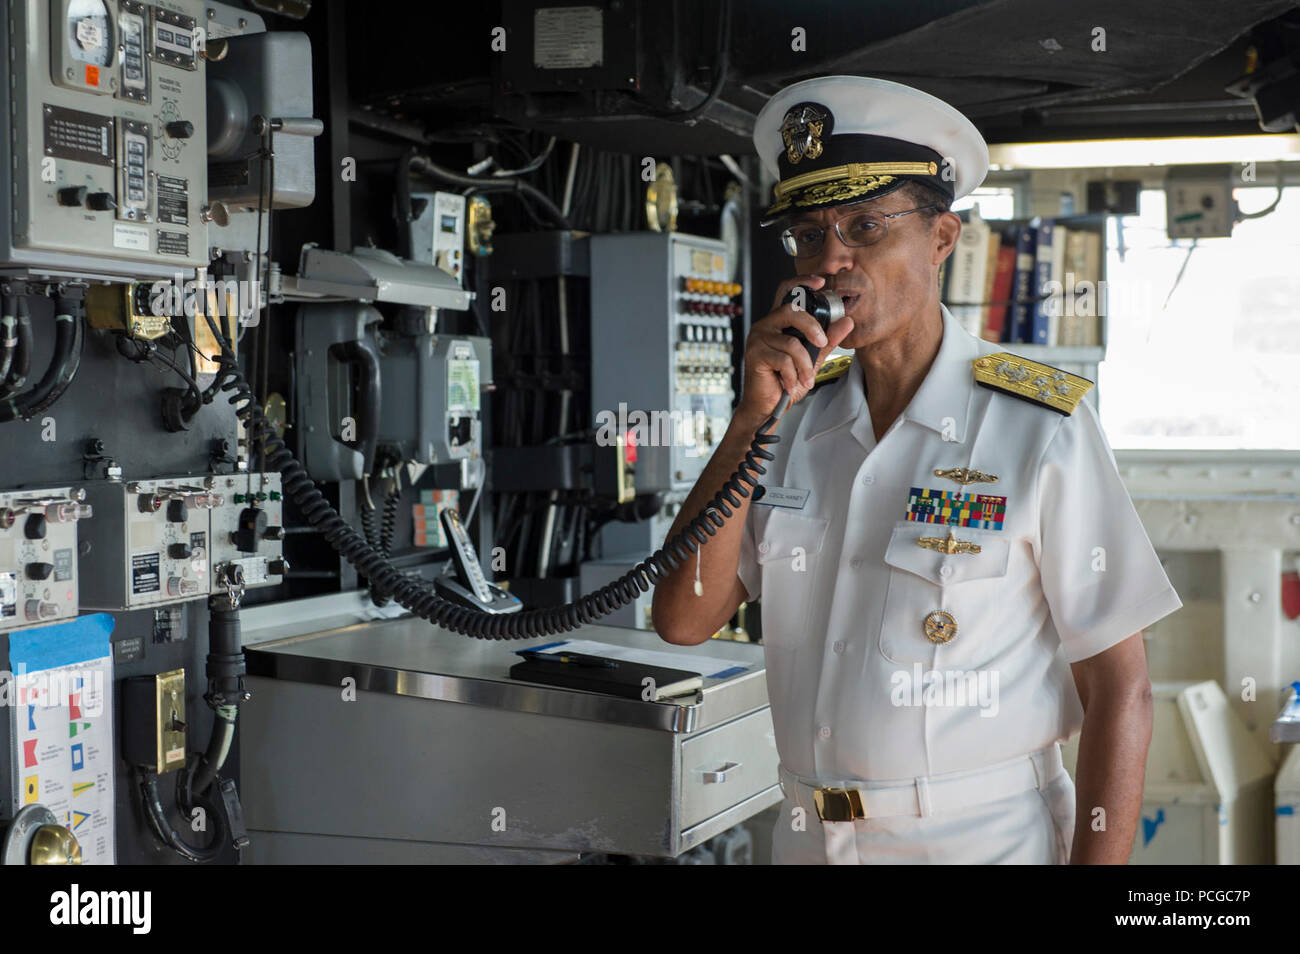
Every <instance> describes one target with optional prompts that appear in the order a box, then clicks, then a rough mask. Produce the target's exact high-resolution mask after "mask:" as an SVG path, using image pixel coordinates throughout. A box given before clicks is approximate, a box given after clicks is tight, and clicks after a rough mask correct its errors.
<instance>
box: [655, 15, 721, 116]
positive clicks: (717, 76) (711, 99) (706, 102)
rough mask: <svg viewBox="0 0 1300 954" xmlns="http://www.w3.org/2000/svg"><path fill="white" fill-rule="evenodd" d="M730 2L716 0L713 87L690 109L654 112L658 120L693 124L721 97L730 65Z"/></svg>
mask: <svg viewBox="0 0 1300 954" xmlns="http://www.w3.org/2000/svg"><path fill="white" fill-rule="evenodd" d="M730 60H731V0H718V53H717V60H716V61H715V63H714V67H713V86H712V87H710V89H709V93H708V95H707V96H705V97H704V99H703V100H701V101H700V102H699V103H697V104H696V105H694V106H692V107H691V108H690V109H683V110H681V111H673V110H666V111H656V112H655V113H654V114H653V115H655V116H658V117H659V118H660V119H673V120H677V121H678V122H693V121H694V120H695V119H696V118H697V117H698V116H699V115H700V114H701V113H703V112H704V111H705V110H706V109H708V108H709V107H710V106H712V105H713V104H714V103H715V102H717V100H718V97H719V96H720V95H722V87H723V86H725V85H726V83H727V73H728V72H729V71H730V68H731V64H730Z"/></svg>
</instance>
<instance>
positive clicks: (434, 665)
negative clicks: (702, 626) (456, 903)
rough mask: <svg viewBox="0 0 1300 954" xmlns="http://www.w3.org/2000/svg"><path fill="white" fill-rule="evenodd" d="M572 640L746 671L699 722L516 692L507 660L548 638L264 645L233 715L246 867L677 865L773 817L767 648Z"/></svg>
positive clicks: (564, 694) (706, 703)
mask: <svg viewBox="0 0 1300 954" xmlns="http://www.w3.org/2000/svg"><path fill="white" fill-rule="evenodd" d="M329 610H330V611H333V612H344V613H346V612H348V608H347V607H346V606H345V605H343V604H340V603H337V601H336V602H335V604H332V605H331V607H330V608H329ZM257 622H258V623H260V624H261V625H260V626H259V627H257V628H258V629H260V630H261V631H262V632H266V631H267V630H268V629H273V628H276V627H277V626H278V627H280V628H292V626H291V625H290V624H289V622H288V621H287V620H285V619H283V618H282V617H281V616H280V615H277V614H270V613H267V614H263V617H262V618H261V619H259V620H257ZM272 624H274V625H272ZM299 625H301V624H299ZM569 636H571V637H572V638H581V639H590V640H595V641H599V642H605V643H611V644H615V645H619V646H636V647H644V648H646V649H651V650H655V651H662V652H668V653H672V654H674V655H678V656H680V657H681V662H680V664H679V665H680V666H681V667H682V668H688V669H689V668H693V667H692V665H691V657H692V655H697V656H698V655H707V656H710V657H716V658H722V659H727V660H734V661H735V662H736V663H737V665H744V666H750V667H752V668H750V669H749V670H748V671H745V672H743V673H741V674H740V675H737V676H733V677H731V678H727V679H717V680H713V679H709V680H705V686H704V689H703V690H702V691H701V692H700V693H698V694H697V696H696V697H695V698H694V699H693V700H692V701H691V702H690V703H688V704H681V703H680V702H675V703H670V704H668V703H648V702H640V701H637V700H632V699H618V698H613V697H608V696H604V695H600V694H596V693H585V692H578V691H573V690H567V689H557V688H554V687H549V686H535V685H531V684H527V683H518V682H513V681H511V680H509V678H508V676H507V671H508V669H509V668H510V666H511V665H512V664H513V663H514V662H515V661H516V660H517V659H518V657H517V656H515V654H514V653H515V651H516V650H518V649H522V648H526V647H536V646H539V645H542V644H544V643H547V642H555V641H557V639H556V638H554V637H553V638H550V639H535V640H523V641H518V642H492V641H480V640H471V639H467V638H466V637H463V636H460V635H457V634H454V633H450V632H447V631H445V630H442V629H439V628H437V627H434V626H431V625H430V624H428V623H425V622H423V621H421V620H416V619H411V618H402V619H396V620H387V621H381V622H372V623H364V624H355V625H349V626H343V627H340V628H338V629H335V630H332V631H329V632H323V633H316V634H307V635H300V636H289V637H287V638H282V639H278V640H272V641H269V642H263V643H260V644H258V645H257V646H254V647H250V648H249V649H248V650H247V652H248V656H249V673H250V675H249V677H248V687H249V689H251V690H252V694H253V696H252V699H251V700H250V701H249V702H248V703H247V704H246V705H245V706H244V711H243V713H242V715H241V731H242V733H243V735H242V739H243V741H242V743H241V745H242V746H243V748H242V764H243V766H244V767H245V769H244V778H243V783H242V786H241V787H242V789H243V795H244V805H245V811H246V818H247V823H248V828H249V830H250V832H257V833H258V836H259V839H261V840H262V847H260V848H259V849H258V851H257V852H256V853H255V854H254V855H253V856H252V858H253V860H256V861H264V862H269V863H292V862H308V863H311V862H315V861H331V862H352V863H373V862H376V861H382V860H407V861H412V862H418V861H421V860H424V861H432V860H466V861H471V862H472V861H488V862H510V861H520V862H523V861H538V860H555V861H566V860H571V859H572V856H573V855H574V854H576V853H578V852H609V853H614V854H630V855H652V856H661V857H662V856H674V855H677V854H680V853H681V852H683V851H685V850H687V849H688V848H691V847H694V846H695V845H697V844H700V843H701V842H703V841H705V840H707V839H709V838H711V837H713V836H714V835H716V834H719V833H721V832H723V831H725V830H727V829H728V828H730V827H732V826H733V825H736V824H738V823H739V822H741V821H743V820H744V819H746V818H748V817H749V816H750V815H752V814H755V813H757V812H759V811H762V810H763V809H764V808H766V807H768V806H769V805H772V804H774V803H775V802H777V801H780V799H781V792H780V788H779V786H778V785H777V784H776V783H777V778H776V750H775V741H774V735H773V731H772V723H771V716H770V710H769V709H768V706H767V696H766V682H765V673H764V670H763V666H762V648H761V647H759V646H755V645H753V644H748V643H729V642H723V641H719V640H711V641H709V642H708V643H705V644H704V645H702V646H699V647H675V646H670V645H668V644H666V643H663V642H661V641H660V640H659V639H658V637H657V636H655V635H654V634H653V633H647V632H644V631H640V630H631V629H620V628H616V627H602V626H588V627H584V628H582V629H581V630H579V631H577V632H576V633H572V634H569ZM700 668H707V667H700ZM349 680H355V682H351V681H349ZM498 820H499V821H500V824H499V825H498V824H497V821H498Z"/></svg>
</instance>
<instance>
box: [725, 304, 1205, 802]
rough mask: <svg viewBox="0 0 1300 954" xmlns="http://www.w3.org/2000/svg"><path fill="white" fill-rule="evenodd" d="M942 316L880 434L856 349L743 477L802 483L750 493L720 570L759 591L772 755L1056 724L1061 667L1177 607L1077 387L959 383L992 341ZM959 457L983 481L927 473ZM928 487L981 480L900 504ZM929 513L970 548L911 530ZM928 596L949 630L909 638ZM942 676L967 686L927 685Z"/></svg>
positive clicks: (1066, 725)
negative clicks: (930, 359)
mask: <svg viewBox="0 0 1300 954" xmlns="http://www.w3.org/2000/svg"><path fill="white" fill-rule="evenodd" d="M942 314H943V325H944V330H943V340H942V344H941V346H940V348H939V352H938V355H937V357H936V358H935V361H934V363H933V365H932V366H931V368H930V370H929V372H928V374H927V375H926V377H925V380H924V381H923V382H922V384H921V387H920V388H919V390H918V391H917V393H916V395H915V396H914V397H913V399H912V402H911V404H909V405H908V407H907V409H906V410H905V411H904V412H903V414H902V415H901V416H900V417H899V419H898V420H897V421H895V422H894V424H893V425H892V426H891V427H890V429H889V431H888V432H887V433H886V434H885V435H884V436H883V437H882V438H881V440H880V442H879V444H877V443H876V440H875V437H874V433H873V429H872V424H871V416H870V413H869V410H868V408H867V403H866V394H865V382H864V379H863V375H862V369H861V366H860V365H859V364H858V362H857V361H856V360H855V361H854V362H853V364H852V365H851V366H850V367H849V370H848V372H847V373H846V374H845V375H844V376H843V377H841V378H840V379H838V380H837V381H834V382H832V383H829V384H826V385H824V386H822V387H821V388H819V389H818V390H817V391H816V392H815V393H813V394H811V395H809V396H807V397H806V398H805V399H804V400H803V401H801V402H800V403H799V404H798V405H796V406H795V407H794V408H792V409H791V410H790V412H789V413H787V415H786V417H785V419H784V420H783V421H782V422H781V423H780V425H779V426H778V428H777V433H778V434H779V435H780V436H781V441H780V442H779V443H777V444H775V445H768V446H769V448H771V449H773V451H774V453H775V455H776V459H775V460H774V461H771V462H769V463H766V464H765V467H766V469H767V473H766V474H764V475H763V476H762V477H761V478H760V482H761V483H762V484H763V485H764V486H765V488H782V489H784V490H786V491H789V493H781V492H778V493H775V494H770V495H768V500H784V501H786V502H790V503H793V504H798V502H799V500H800V499H801V498H803V497H804V496H805V495H804V494H803V491H807V492H808V493H807V494H806V500H804V501H803V504H802V506H801V507H799V506H786V507H781V506H774V505H771V504H770V503H765V502H755V503H754V504H752V505H751V507H750V510H749V515H748V518H747V522H746V527H745V536H744V540H743V543H742V547H741V558H740V566H739V571H738V573H739V576H740V579H741V581H742V582H743V583H744V585H745V587H746V589H747V590H748V591H749V596H750V598H751V599H758V598H759V596H760V595H761V596H762V614H763V642H764V647H765V655H766V665H767V680H768V691H769V696H770V700H771V706H772V717H773V722H774V724H775V727H776V741H777V749H778V752H779V755H780V758H781V762H782V764H783V765H784V766H785V768H786V769H788V770H789V771H791V772H793V773H795V774H796V775H800V776H803V777H805V778H808V779H818V780H827V781H831V780H834V781H840V780H852V779H861V780H871V781H875V780H888V779H900V780H901V779H907V778H911V777H915V776H929V775H937V774H943V773H947V772H957V771H965V770H968V769H973V768H979V767H981V766H985V765H989V764H992V763H995V762H1000V761H1003V760H1006V759H1010V758H1014V757H1015V756H1018V755H1024V754H1027V753H1029V752H1032V751H1035V750H1037V749H1041V748H1043V747H1045V746H1048V745H1051V744H1052V743H1053V742H1054V741H1058V740H1060V741H1064V740H1067V739H1069V738H1070V737H1071V736H1073V735H1074V734H1076V733H1077V732H1078V730H1079V728H1080V726H1081V725H1082V707H1081V706H1080V703H1079V697H1078V694H1077V692H1076V691H1075V688H1074V681H1073V678H1072V674H1071V672H1070V669H1069V663H1072V662H1077V661H1079V660H1081V659H1086V658H1088V657H1089V656H1093V655H1095V654H1097V653H1100V652H1102V651H1103V650H1105V649H1107V648H1109V647H1111V646H1113V645H1114V644H1116V643H1118V642H1119V641H1121V640H1123V639H1125V638H1126V637H1128V636H1130V635H1132V634H1133V633H1135V632H1137V631H1138V630H1140V629H1143V628H1145V627H1147V626H1149V625H1150V624H1152V623H1154V622H1156V621H1157V620H1159V619H1161V618H1162V617H1164V616H1166V615H1167V614H1169V613H1171V612H1173V611H1174V610H1176V609H1178V608H1179V607H1181V606H1182V602H1181V600H1180V599H1179V598H1178V595H1177V593H1176V592H1175V591H1174V588H1173V586H1172V585H1171V584H1170V582H1169V579H1168V577H1167V576H1166V574H1165V572H1164V569H1163V568H1162V566H1161V564H1160V560H1159V558H1158V557H1157V556H1156V553H1155V551H1154V549H1153V548H1152V546H1151V542H1150V540H1149V539H1148V537H1147V534H1146V531H1145V530H1144V528H1143V526H1142V524H1141V522H1140V520H1139V519H1138V516H1137V513H1136V512H1135V510H1134V508H1133V504H1132V501H1131V500H1130V499H1129V495H1128V492H1127V491H1126V489H1125V487H1124V485H1123V483H1122V481H1121V479H1120V476H1119V473H1118V471H1117V469H1116V466H1115V458H1114V455H1113V453H1112V452H1111V449H1110V446H1109V444H1108V442H1107V440H1106V438H1105V436H1104V434H1103V433H1102V430H1101V427H1100V424H1099V422H1098V419H1097V415H1096V412H1095V411H1093V410H1092V408H1091V406H1090V405H1089V404H1088V403H1087V401H1086V400H1085V401H1082V402H1080V404H1079V405H1078V407H1077V408H1076V409H1075V411H1074V412H1073V413H1072V414H1070V415H1068V416H1066V415H1063V414H1060V413H1058V412H1056V411H1054V410H1052V409H1050V408H1047V407H1044V406H1041V405H1038V404H1035V403H1033V402H1030V401H1026V400H1021V399H1018V398H1015V397H1013V396H1011V395H1009V394H1004V393H1001V392H998V391H995V390H992V389H989V388H986V387H983V386H981V385H978V384H976V383H975V380H974V376H973V373H972V368H971V361H972V360H973V359H975V358H977V357H979V356H981V355H985V354H990V353H994V352H998V351H1002V350H1005V349H1004V347H1003V346H1001V345H997V344H994V343H992V342H988V341H984V340H983V339H980V338H977V337H975V336H973V335H971V334H970V333H969V332H967V331H966V330H965V329H964V328H962V327H961V325H959V324H958V323H957V321H956V320H955V319H954V318H953V317H952V315H951V314H950V313H949V312H948V310H947V308H943V309H942ZM963 467H965V468H970V469H972V470H978V471H982V472H984V473H985V474H987V475H990V476H994V477H996V480H994V481H992V482H980V483H970V484H966V485H962V484H960V483H958V482H956V481H955V480H953V479H951V478H944V477H938V476H936V475H935V470H936V469H948V468H963ZM940 492H947V493H948V494H949V495H951V494H956V493H960V494H968V495H971V496H975V495H979V496H981V497H983V498H984V499H983V500H982V501H981V502H980V506H978V507H975V508H971V509H969V510H967V513H970V512H974V513H977V514H980V515H981V516H980V518H979V519H975V518H969V517H966V516H959V517H957V518H956V519H957V521H958V523H957V524H951V523H950V524H949V525H940V524H936V523H929V522H923V519H917V515H918V514H924V513H926V512H927V508H933V507H935V506H942V505H943V504H942V503H941V501H943V500H945V499H946V500H948V501H949V502H948V504H947V506H949V507H950V508H951V510H952V512H958V513H960V512H962V507H961V506H960V504H961V500H960V498H951V497H950V498H944V497H943V496H942V494H941V493H940ZM999 498H1000V499H999ZM954 503H955V504H956V506H955V507H954V506H953V505H954ZM909 513H911V514H912V515H913V519H909ZM949 530H951V531H952V532H953V533H954V534H955V536H956V538H957V539H958V540H959V541H964V542H970V543H974V544H977V545H978V546H979V547H980V551H979V552H978V553H954V554H947V553H944V552H939V551H936V550H934V549H929V548H926V547H922V546H920V545H919V544H918V543H917V539H918V538H919V537H922V536H929V537H942V538H946V537H947V535H948V532H949ZM934 611H942V612H946V613H948V614H951V616H952V618H953V619H954V620H955V622H956V628H957V633H956V636H955V637H954V638H953V639H952V640H951V641H950V642H948V643H945V644H937V643H934V642H931V641H930V640H929V639H927V638H926V635H925V630H924V621H925V618H926V616H927V615H928V614H930V613H932V612H934ZM948 673H960V674H964V676H963V678H964V679H965V680H966V681H965V686H966V687H967V691H966V695H965V696H964V697H963V696H962V695H961V693H960V691H958V692H957V693H956V694H952V693H951V692H950V693H949V694H948V695H946V696H945V695H943V694H942V693H941V692H939V694H936V695H928V694H927V692H926V691H925V690H926V687H929V688H930V689H931V690H932V691H938V690H935V687H936V686H942V685H944V684H946V685H948V686H950V687H951V686H953V685H955V683H954V680H953V677H952V676H949V675H945V674H948ZM940 680H942V682H941V681H940ZM979 680H982V682H979ZM976 685H978V686H979V687H980V688H979V690H978V691H976V690H975V689H974V688H973V687H974V686H976ZM927 699H929V701H930V703H932V704H926V700H927Z"/></svg>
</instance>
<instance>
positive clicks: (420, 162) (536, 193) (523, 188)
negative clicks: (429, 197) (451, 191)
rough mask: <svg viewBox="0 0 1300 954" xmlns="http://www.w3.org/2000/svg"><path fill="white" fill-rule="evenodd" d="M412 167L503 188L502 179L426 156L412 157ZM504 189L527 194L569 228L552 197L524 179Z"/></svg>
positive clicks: (463, 181)
mask: <svg viewBox="0 0 1300 954" xmlns="http://www.w3.org/2000/svg"><path fill="white" fill-rule="evenodd" d="M411 169H412V170H414V171H416V172H419V173H421V174H423V175H426V176H430V177H432V178H435V179H442V180H443V181H445V182H451V183H454V184H456V185H462V186H478V187H481V188H482V187H486V188H490V189H493V190H496V189H501V187H502V185H503V182H502V180H501V179H492V178H480V177H477V176H467V175H462V174H461V173H459V172H454V171H452V170H451V169H446V168H444V167H442V166H440V165H438V164H437V163H435V162H433V161H432V160H430V159H429V158H428V157H426V156H414V157H412V159H411ZM502 191H510V192H514V193H516V194H520V195H526V196H528V197H529V198H531V199H532V200H533V201H534V202H536V203H537V204H538V205H540V206H541V207H542V209H543V210H545V212H546V214H547V215H548V216H550V217H551V220H552V221H553V223H554V224H555V225H556V226H557V227H558V228H561V229H565V230H568V229H569V227H570V226H569V220H568V219H567V218H565V217H564V215H563V214H562V213H561V212H560V210H559V208H558V207H557V206H556V205H555V203H554V202H552V201H551V199H550V197H549V196H547V195H546V194H545V193H543V192H542V191H541V190H539V189H537V188H536V187H535V186H532V185H530V184H529V183H527V182H525V181H524V180H522V179H510V180H508V181H507V182H506V183H505V188H504V189H502Z"/></svg>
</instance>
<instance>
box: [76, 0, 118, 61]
mask: <svg viewBox="0 0 1300 954" xmlns="http://www.w3.org/2000/svg"><path fill="white" fill-rule="evenodd" d="M67 42H68V54H69V55H70V56H71V57H72V58H73V59H74V60H80V61H81V62H83V63H89V64H90V65H91V66H108V65H109V64H110V63H112V61H113V50H114V48H115V46H114V40H113V20H112V17H111V16H110V15H109V12H108V4H107V3H105V2H104V0H72V2H71V3H69V4H68V17H67Z"/></svg>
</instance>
